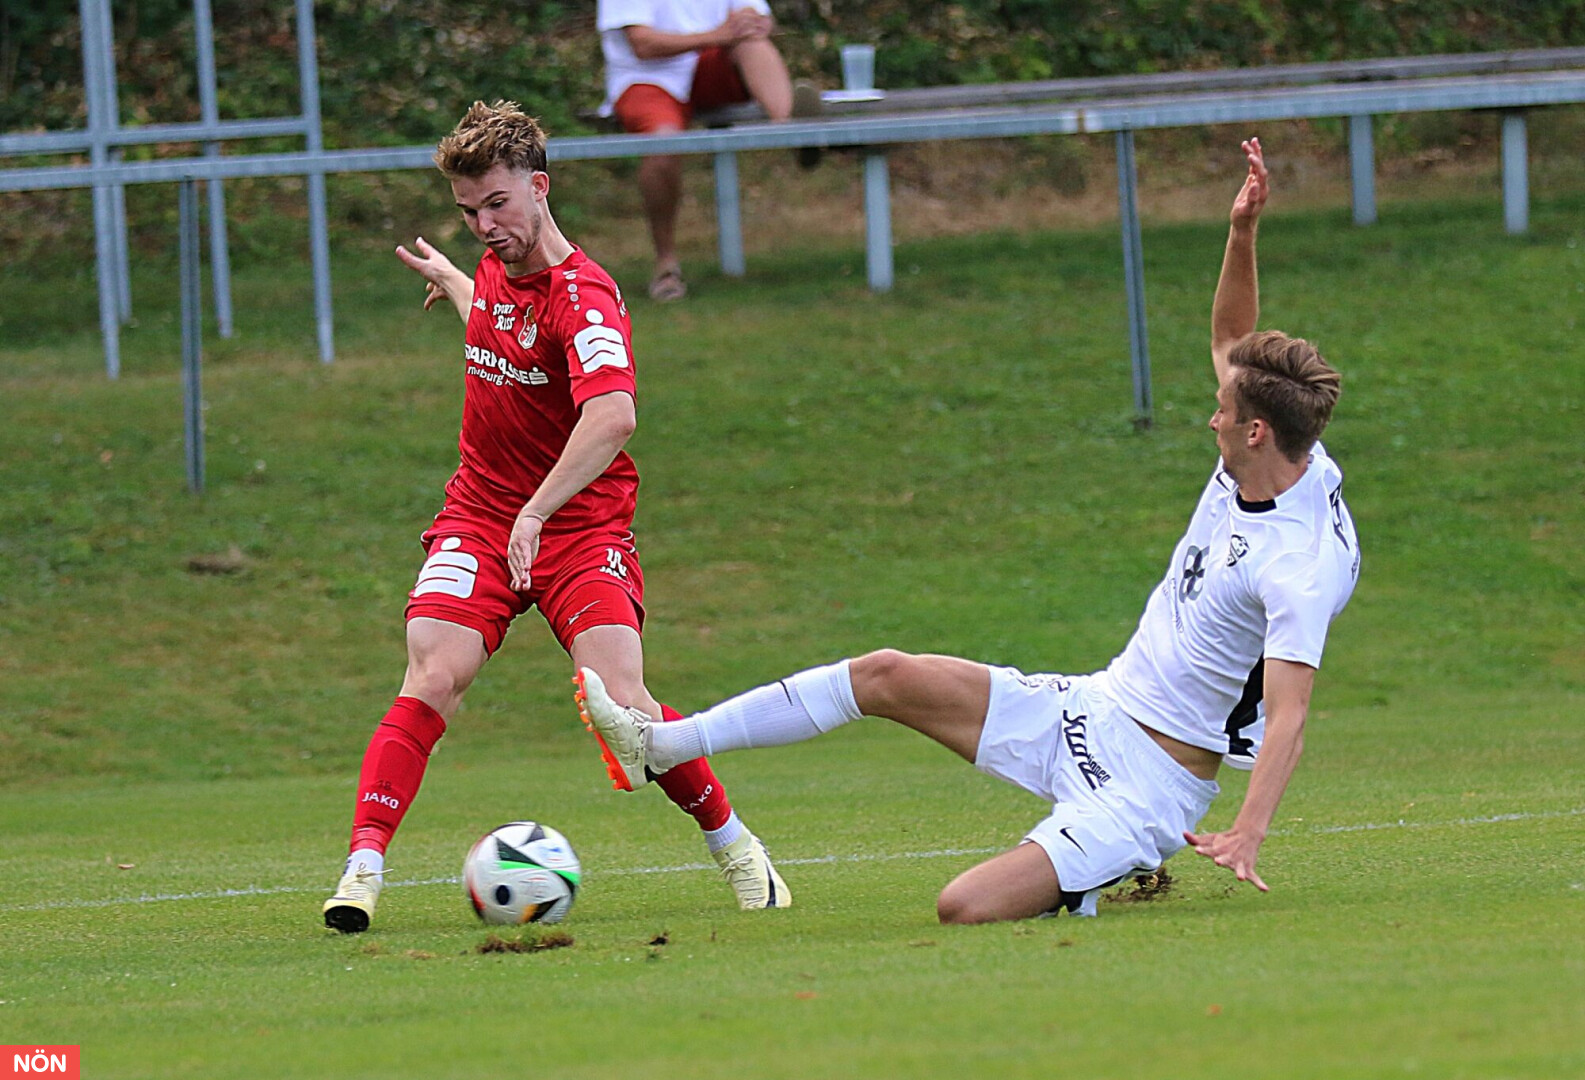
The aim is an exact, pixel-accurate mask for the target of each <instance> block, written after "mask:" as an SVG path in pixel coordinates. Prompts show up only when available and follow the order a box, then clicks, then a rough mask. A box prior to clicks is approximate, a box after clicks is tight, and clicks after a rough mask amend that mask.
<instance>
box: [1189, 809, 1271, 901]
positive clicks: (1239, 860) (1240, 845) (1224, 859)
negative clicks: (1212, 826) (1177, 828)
mask: <svg viewBox="0 0 1585 1080" xmlns="http://www.w3.org/2000/svg"><path fill="white" fill-rule="evenodd" d="M1183 838H1184V839H1185V840H1187V841H1188V842H1189V844H1190V846H1191V847H1193V848H1194V853H1195V854H1196V855H1204V856H1205V857H1206V858H1207V859H1210V860H1211V861H1212V862H1214V863H1215V864H1216V865H1217V866H1225V867H1227V868H1228V869H1229V870H1231V871H1232V872H1233V874H1234V876H1235V877H1237V878H1238V880H1239V881H1248V882H1250V883H1252V884H1253V885H1254V886H1255V888H1257V889H1259V890H1260V891H1261V892H1270V891H1271V887H1270V886H1269V885H1267V884H1266V883H1265V882H1264V881H1262V880H1260V875H1259V874H1257V873H1255V860H1256V859H1258V858H1259V857H1260V840H1258V839H1256V838H1254V837H1251V836H1246V835H1244V834H1243V833H1240V832H1239V831H1238V827H1237V826H1236V825H1235V826H1234V827H1233V828H1231V829H1229V830H1228V831H1227V832H1224V833H1200V834H1199V835H1198V836H1196V835H1195V834H1194V833H1191V832H1186V833H1184V834H1183Z"/></svg>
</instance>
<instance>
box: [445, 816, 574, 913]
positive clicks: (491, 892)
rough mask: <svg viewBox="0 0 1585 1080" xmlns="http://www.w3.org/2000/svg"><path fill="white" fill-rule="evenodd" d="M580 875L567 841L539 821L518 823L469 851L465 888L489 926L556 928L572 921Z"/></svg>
mask: <svg viewBox="0 0 1585 1080" xmlns="http://www.w3.org/2000/svg"><path fill="white" fill-rule="evenodd" d="M581 873H582V867H581V866H580V865H579V863H578V856H577V855H576V854H575V853H574V852H573V850H572V845H571V844H569V843H567V838H566V837H565V836H563V835H561V833H559V832H557V831H556V830H555V829H552V828H550V827H549V826H546V825H541V824H539V823H538V822H535V821H514V822H512V823H511V824H510V825H502V826H501V827H500V828H499V829H493V830H491V831H490V832H489V833H487V834H486V835H485V836H484V837H483V838H482V839H481V840H480V841H479V842H478V843H477V844H474V845H473V847H472V849H471V850H469V852H468V857H467V859H465V860H464V861H463V864H462V887H463V890H464V891H465V892H466V893H467V895H468V900H469V902H471V903H472V904H473V910H474V913H475V914H476V915H478V916H479V918H480V919H482V920H484V921H485V922H487V923H492V924H495V925H510V924H516V923H531V922H532V923H556V922H561V920H562V919H565V918H566V917H567V912H568V910H570V909H571V907H572V900H573V897H574V896H576V895H577V892H578V879H579V876H580V874H581Z"/></svg>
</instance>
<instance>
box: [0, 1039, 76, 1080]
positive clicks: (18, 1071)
mask: <svg viewBox="0 0 1585 1080" xmlns="http://www.w3.org/2000/svg"><path fill="white" fill-rule="evenodd" d="M15 1076H53V1077H58V1078H59V1077H65V1078H67V1080H81V1076H82V1073H81V1069H80V1067H79V1062H78V1047H76V1046H40V1045H38V1044H37V1043H21V1044H19V1045H17V1046H0V1080H11V1077H15Z"/></svg>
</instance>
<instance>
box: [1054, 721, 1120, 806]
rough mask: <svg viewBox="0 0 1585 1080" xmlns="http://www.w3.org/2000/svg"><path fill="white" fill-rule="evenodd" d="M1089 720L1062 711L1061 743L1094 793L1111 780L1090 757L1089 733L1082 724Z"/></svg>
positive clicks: (1109, 775) (1098, 763)
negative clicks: (1066, 746) (1064, 744)
mask: <svg viewBox="0 0 1585 1080" xmlns="http://www.w3.org/2000/svg"><path fill="white" fill-rule="evenodd" d="M1088 719H1089V715H1088V714H1087V713H1077V714H1074V713H1069V712H1068V710H1066V709H1063V710H1062V741H1063V742H1065V743H1067V745H1068V753H1070V754H1072V755H1073V762H1074V764H1075V765H1077V766H1078V769H1079V775H1080V776H1082V777H1084V782H1085V783H1086V784H1089V785H1090V790H1091V791H1094V790H1096V789H1097V788H1099V787H1100V786H1101V785H1102V784H1104V783H1106V782H1107V781H1109V780H1110V779H1111V778H1112V774H1111V773H1109V772H1107V771H1106V770H1105V769H1104V768H1103V767H1102V766H1101V763H1100V762H1099V761H1096V760H1095V758H1093V757H1091V756H1090V744H1089V733H1088V731H1087V730H1086V729H1085V726H1084V722H1085V721H1086V720H1088Z"/></svg>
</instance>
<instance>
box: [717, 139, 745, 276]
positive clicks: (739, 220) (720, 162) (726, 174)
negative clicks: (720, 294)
mask: <svg viewBox="0 0 1585 1080" xmlns="http://www.w3.org/2000/svg"><path fill="white" fill-rule="evenodd" d="M739 190H740V189H739V187H738V180H737V154H735V153H732V152H731V151H728V152H726V153H722V154H717V155H715V230H716V247H717V249H718V250H719V251H720V254H721V272H722V273H723V274H725V275H726V276H727V277H742V276H743V274H744V273H745V272H746V270H747V266H746V264H745V262H744V259H743V209H742V205H741V203H740V202H739V198H738V192H739Z"/></svg>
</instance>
